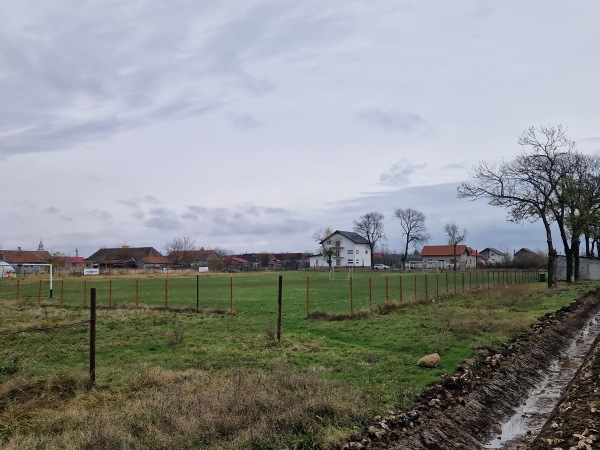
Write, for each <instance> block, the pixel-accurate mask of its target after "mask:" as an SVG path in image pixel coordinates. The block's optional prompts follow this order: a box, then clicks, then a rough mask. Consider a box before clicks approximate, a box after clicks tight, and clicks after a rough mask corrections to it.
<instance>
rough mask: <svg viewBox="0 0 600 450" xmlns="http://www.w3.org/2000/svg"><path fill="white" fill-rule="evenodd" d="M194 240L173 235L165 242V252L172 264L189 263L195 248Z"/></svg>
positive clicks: (196, 247)
mask: <svg viewBox="0 0 600 450" xmlns="http://www.w3.org/2000/svg"><path fill="white" fill-rule="evenodd" d="M197 249H198V246H197V245H196V241H194V240H193V239H192V238H189V237H175V238H173V239H171V240H170V241H169V242H167V243H166V244H165V252H166V253H167V255H168V256H169V257H170V258H171V262H172V263H173V265H189V264H191V263H192V261H193V258H194V255H193V253H192V252H193V251H194V250H197Z"/></svg>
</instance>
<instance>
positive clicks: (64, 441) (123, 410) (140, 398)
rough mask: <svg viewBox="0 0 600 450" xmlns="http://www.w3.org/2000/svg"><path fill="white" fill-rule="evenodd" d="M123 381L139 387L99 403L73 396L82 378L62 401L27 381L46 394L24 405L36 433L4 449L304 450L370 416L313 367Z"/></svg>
mask: <svg viewBox="0 0 600 450" xmlns="http://www.w3.org/2000/svg"><path fill="white" fill-rule="evenodd" d="M125 384H126V385H130V386H131V387H132V390H133V392H130V393H129V394H127V392H123V393H122V394H123V395H120V396H112V397H111V396H104V397H103V398H102V399H101V400H100V401H98V400H99V397H102V396H101V395H100V393H101V392H102V391H100V390H97V391H92V392H90V393H89V394H82V395H81V396H79V397H77V398H75V396H74V393H75V392H76V391H77V389H78V386H79V384H77V383H75V382H74V381H72V382H71V383H70V384H69V385H70V386H71V388H70V390H69V395H65V393H62V397H65V398H62V397H61V401H60V402H58V403H55V402H54V399H53V397H52V398H51V397H50V396H49V394H50V392H52V386H50V385H48V384H44V383H39V384H30V385H29V386H22V387H23V388H24V390H25V391H27V392H28V394H27V396H28V397H46V398H47V400H46V401H43V402H40V401H37V402H34V403H27V402H25V403H24V404H23V407H22V411H23V412H25V411H27V413H28V414H29V416H30V419H31V422H32V423H33V422H35V423H36V428H37V430H38V431H37V432H36V431H34V430H32V429H27V428H19V429H12V430H11V431H10V433H9V434H10V436H5V437H6V441H5V442H4V443H5V444H6V447H5V448H11V449H17V448H35V447H40V446H42V447H43V446H45V445H46V446H47V444H48V443H51V444H52V445H51V446H52V447H53V448H54V447H56V448H78V449H87V448H90V449H91V448H103V449H113V448H114V449H123V448H131V449H142V448H143V449H159V448H169V449H196V448H222V449H244V448H248V449H250V448H261V449H262V448H277V449H285V448H297V449H301V448H313V446H314V445H316V444H317V443H319V442H324V441H326V440H327V436H326V435H325V433H326V432H328V433H334V434H335V433H336V431H335V430H337V433H338V434H341V432H340V430H343V429H348V428H349V427H350V426H351V421H354V420H358V419H361V418H362V419H364V417H362V413H361V411H360V408H359V405H360V404H361V402H360V401H359V400H357V399H354V398H350V396H349V395H348V394H346V393H345V392H344V391H343V390H342V389H340V388H339V387H337V386H336V385H334V384H332V383H330V382H325V381H323V380H322V379H320V377H319V376H318V375H317V374H315V373H314V372H310V373H308V372H307V373H293V372H289V371H287V370H283V369H281V370H275V371H273V372H270V373H266V372H263V371H260V370H252V369H237V370H232V371H223V372H219V373H213V372H211V373H209V372H203V371H196V370H189V371H185V372H172V371H167V370H164V369H156V368H144V370H140V371H139V372H137V373H136V374H135V375H133V376H131V378H130V379H128V380H127V381H126V383H125ZM3 389H7V388H6V387H4V388H3ZM16 391H17V389H12V390H10V392H16ZM16 395H17V394H13V397H14V398H16V397H15V396H16ZM21 395H25V394H21ZM90 397H92V398H96V400H97V401H90ZM65 399H67V400H70V402H69V403H68V404H65V401H64V400H65ZM52 406H54V407H53V408H52ZM50 409H52V410H51V411H50ZM44 410H45V411H46V412H44ZM6 412H8V411H6ZM16 412H17V411H16V410H15V409H13V410H12V411H11V415H13V414H14V413H16ZM61 417H62V419H61ZM65 418H68V419H69V420H66V419H65ZM13 419H17V417H13ZM19 419H20V420H22V419H23V416H22V415H21V414H19ZM45 419H46V420H47V422H46V423H44V420H45ZM71 419H73V420H71ZM50 422H52V423H50ZM15 423H16V422H15ZM22 425H23V423H22V422H21V426H22ZM326 430H329V431H326ZM34 436H35V437H34Z"/></svg>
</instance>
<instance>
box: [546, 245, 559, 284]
mask: <svg viewBox="0 0 600 450" xmlns="http://www.w3.org/2000/svg"><path fill="white" fill-rule="evenodd" d="M556 255H557V253H556V249H555V248H550V249H549V250H548V287H549V288H556V287H558V281H557V279H556V277H557V260H556V259H557V258H556Z"/></svg>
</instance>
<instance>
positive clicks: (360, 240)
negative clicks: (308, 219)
mask: <svg viewBox="0 0 600 450" xmlns="http://www.w3.org/2000/svg"><path fill="white" fill-rule="evenodd" d="M334 234H341V235H342V236H344V237H345V238H347V239H350V240H351V241H352V242H354V243H355V244H366V245H369V241H367V240H366V239H365V238H364V237H362V236H361V235H360V234H358V233H355V232H354V231H340V230H335V231H334V232H333V233H331V234H330V235H329V236H327V237H326V238H325V239H323V240H322V241H321V242H319V244H322V243H323V242H325V241H326V240H328V239H329V238H330V237H331V236H333V235H334Z"/></svg>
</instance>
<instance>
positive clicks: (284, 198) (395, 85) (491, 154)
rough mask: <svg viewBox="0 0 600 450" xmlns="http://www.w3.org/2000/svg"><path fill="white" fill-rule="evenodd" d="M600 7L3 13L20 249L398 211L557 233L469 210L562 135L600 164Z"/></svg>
mask: <svg viewBox="0 0 600 450" xmlns="http://www.w3.org/2000/svg"><path fill="white" fill-rule="evenodd" d="M598 17H600V3H598V2H596V1H594V0H582V1H578V2H564V1H558V0H532V1H528V2H520V1H516V0H515V1H481V0H460V1H457V2H441V1H432V2H419V1H408V0H407V1H403V0H401V1H396V2H390V1H388V0H373V1H370V2H364V1H353V0H327V1H325V2H323V1H316V0H306V1H303V2H281V1H278V0H272V1H261V0H243V1H242V0H227V1H212V0H209V1H203V2H197V1H192V0H173V1H171V2H163V1H158V0H149V1H146V2H134V1H128V0H125V1H121V0H119V1H117V0H102V1H99V0H97V1H95V0H89V1H86V2H78V1H74V0H48V1H45V2H37V1H35V2H34V1H32V0H21V1H18V2H3V4H1V5H0V20H1V21H2V27H0V98H1V99H2V101H0V167H1V168H2V170H1V171H0V174H1V180H2V185H0V186H2V189H1V194H0V195H1V198H2V206H3V211H4V214H3V220H2V223H1V225H0V245H1V247H2V248H4V249H14V248H16V247H19V246H20V247H22V248H24V249H36V248H37V244H38V242H39V240H40V238H41V239H43V242H44V244H45V246H46V248H47V249H50V250H54V251H60V252H64V253H67V254H74V252H75V249H76V248H77V249H78V250H79V254H80V255H82V256H89V255H91V254H92V253H93V252H95V251H96V250H97V249H98V248H99V247H102V246H107V247H110V246H116V245H119V244H122V243H125V242H126V243H128V244H129V245H131V246H153V247H155V248H156V249H158V250H160V251H162V250H164V244H165V243H166V242H167V241H169V240H171V239H172V238H173V237H176V236H188V237H190V238H192V239H194V240H195V241H196V242H197V243H198V244H199V245H203V246H205V247H207V248H210V247H224V248H228V249H231V250H233V251H236V252H244V251H273V252H276V251H277V252H278V251H304V250H314V249H315V247H316V244H315V243H314V242H312V238H311V235H312V234H313V232H314V231H315V230H317V229H318V228H321V227H323V226H330V227H332V228H334V229H335V228H337V229H345V230H351V229H352V221H353V220H354V219H356V218H357V217H358V216H360V215H362V214H365V213H367V212H370V211H380V212H382V213H383V214H384V215H385V216H386V228H387V229H386V231H387V236H388V245H389V247H390V248H391V249H394V248H401V247H402V245H401V236H400V229H399V226H398V225H397V224H396V223H394V220H393V219H392V215H393V211H394V209H396V208H408V207H412V208H416V209H418V210H421V211H423V212H424V213H425V214H426V216H427V223H428V226H429V229H430V232H431V234H432V240H431V242H430V243H431V244H441V243H445V240H446V238H445V236H444V235H443V232H442V229H443V225H444V224H445V223H447V222H450V221H454V222H456V223H458V224H459V225H460V226H464V227H465V228H467V229H468V230H469V242H468V244H469V245H471V246H473V247H476V248H480V249H482V248H485V247H488V246H489V247H500V246H510V247H511V248H517V249H518V248H520V247H530V248H532V249H537V248H540V249H542V248H544V235H543V230H542V226H541V225H539V224H525V225H522V226H519V225H514V224H507V223H506V220H505V212H504V211H502V210H497V209H494V208H492V207H490V206H487V205H486V204H485V203H483V202H469V201H465V200H458V199H457V198H456V185H457V184H458V183H459V182H461V181H463V180H467V179H468V174H467V170H468V169H469V168H470V167H471V166H473V165H474V164H476V163H477V162H478V161H479V160H489V161H500V160H502V159H503V158H504V159H510V158H512V157H513V155H515V154H516V152H517V151H518V150H519V149H518V145H517V137H518V134H519V133H520V132H522V131H523V130H525V129H526V128H528V127H530V126H532V125H533V126H537V125H540V124H562V125H563V126H565V127H567V128H568V134H569V136H570V137H571V138H572V139H574V140H575V141H577V142H578V144H579V149H580V150H581V151H583V152H587V153H596V154H598V153H600V138H599V137H598V136H599V135H600V133H599V131H598V129H597V126H598V125H597V124H598V117H597V115H598V114H597V104H598V99H599V98H600V83H598V79H600V63H599V62H598V61H597V58H596V57H595V55H596V49H597V46H598V44H599V43H600V27H598V26H597V19H598Z"/></svg>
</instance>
